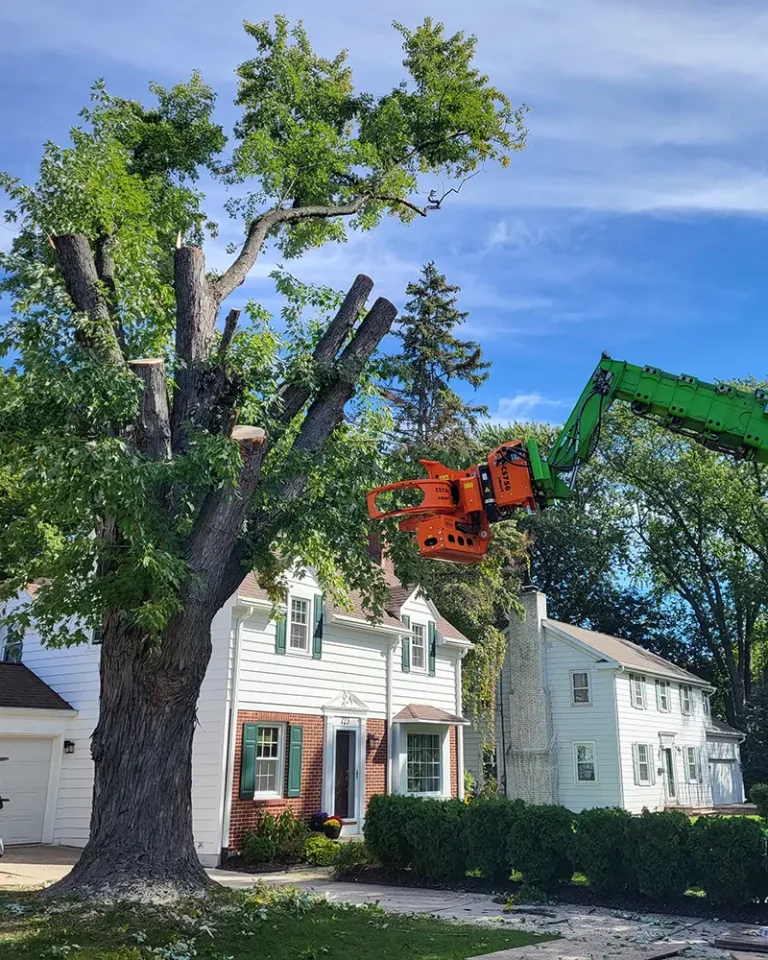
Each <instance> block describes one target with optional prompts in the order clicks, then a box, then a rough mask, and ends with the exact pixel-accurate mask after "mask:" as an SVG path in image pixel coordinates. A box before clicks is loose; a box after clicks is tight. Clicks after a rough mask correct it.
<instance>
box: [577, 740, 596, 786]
mask: <svg viewBox="0 0 768 960" xmlns="http://www.w3.org/2000/svg"><path fill="white" fill-rule="evenodd" d="M573 775H574V780H575V781H576V783H597V748H596V746H595V741H594V740H582V741H575V742H574V744H573Z"/></svg>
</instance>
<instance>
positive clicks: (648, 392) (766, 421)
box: [527, 354, 768, 506]
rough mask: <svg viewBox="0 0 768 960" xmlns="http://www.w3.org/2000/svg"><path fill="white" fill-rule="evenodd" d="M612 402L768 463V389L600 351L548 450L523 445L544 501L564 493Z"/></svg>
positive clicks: (708, 443)
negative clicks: (714, 379)
mask: <svg viewBox="0 0 768 960" xmlns="http://www.w3.org/2000/svg"><path fill="white" fill-rule="evenodd" d="M616 400H623V401H625V402H627V403H629V404H630V405H631V408H632V411H633V412H634V413H636V414H638V416H643V417H648V418H650V419H653V420H656V421H657V422H658V423H660V424H661V425H662V426H663V427H665V428H666V429H667V430H671V431H672V432H674V433H680V434H683V435H684V436H687V437H691V438H692V439H694V440H696V441H697V442H698V443H701V444H703V445H704V446H705V447H709V448H710V449H712V450H718V451H719V452H721V453H727V454H729V455H730V456H732V457H734V458H736V459H739V460H754V461H757V462H759V463H768V390H763V389H760V388H759V389H756V390H752V391H748V390H741V389H738V388H737V387H732V386H730V385H728V384H725V383H718V384H712V383H706V382H705V381H703V380H697V379H696V377H690V376H687V375H685V374H681V375H680V376H676V375H675V374H672V373H665V372H664V371H663V370H659V369H658V368H657V367H638V366H635V365H634V364H632V363H626V362H624V361H623V360H612V359H611V358H610V357H609V356H608V355H607V354H603V357H602V359H601V360H600V363H599V364H598V366H597V369H596V370H595V372H594V373H593V374H592V377H591V378H590V380H589V383H588V384H587V385H586V387H585V388H584V391H583V392H582V394H581V396H580V397H579V400H578V402H577V404H576V406H575V407H574V409H573V412H572V413H571V415H570V417H569V418H568V420H567V421H566V423H565V425H564V426H563V429H562V430H561V432H560V434H559V436H558V438H557V440H556V441H555V444H554V446H553V447H552V449H551V450H550V452H549V456H548V457H547V458H546V459H544V457H542V455H541V452H540V450H539V448H538V445H537V444H536V442H535V441H534V440H530V441H528V444H527V449H528V456H529V462H530V469H531V475H532V479H533V486H534V490H535V493H536V497H537V499H538V501H539V503H540V504H541V506H546V505H547V504H550V503H552V502H553V501H554V500H557V499H560V498H563V497H568V496H570V494H571V491H572V490H573V485H574V482H575V479H576V475H577V473H578V470H579V467H580V466H581V465H582V464H584V463H586V462H587V461H588V460H589V458H590V456H591V455H592V454H593V453H594V451H595V448H596V447H597V443H598V440H599V438H600V425H601V422H602V418H603V416H604V415H605V413H606V412H607V411H608V409H609V408H610V406H611V405H612V404H613V403H614V402H615V401H616Z"/></svg>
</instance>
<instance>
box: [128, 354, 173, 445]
mask: <svg viewBox="0 0 768 960" xmlns="http://www.w3.org/2000/svg"><path fill="white" fill-rule="evenodd" d="M129 366H130V368H131V370H132V371H133V372H134V373H135V374H136V376H137V377H138V378H139V379H140V380H141V381H142V383H143V384H144V393H143V398H142V403H141V413H140V414H139V417H138V420H137V421H136V428H135V430H136V432H135V435H134V438H135V439H134V442H135V446H136V449H137V450H138V451H139V452H140V453H143V454H145V455H146V456H147V457H149V459H150V460H169V459H170V457H171V418H170V413H169V411H168V389H167V386H166V382H165V364H164V363H163V361H162V360H159V359H150V360H132V361H131V362H130V363H129Z"/></svg>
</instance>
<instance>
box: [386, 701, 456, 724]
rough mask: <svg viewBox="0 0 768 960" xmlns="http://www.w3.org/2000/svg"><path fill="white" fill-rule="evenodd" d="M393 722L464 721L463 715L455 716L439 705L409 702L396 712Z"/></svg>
mask: <svg viewBox="0 0 768 960" xmlns="http://www.w3.org/2000/svg"><path fill="white" fill-rule="evenodd" d="M392 719H393V722H394V723H466V722H467V721H466V720H465V719H464V717H457V716H456V715H455V714H453V713H448V711H447V710H441V709H440V707H433V706H431V705H430V704H428V703H409V704H408V706H407V707H403V709H402V710H401V711H400V712H399V713H396V714H395V716H394V717H393V718H392Z"/></svg>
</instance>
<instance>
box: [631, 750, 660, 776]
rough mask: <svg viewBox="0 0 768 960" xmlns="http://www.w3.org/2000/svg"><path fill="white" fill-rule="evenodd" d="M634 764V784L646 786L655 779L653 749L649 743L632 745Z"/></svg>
mask: <svg viewBox="0 0 768 960" xmlns="http://www.w3.org/2000/svg"><path fill="white" fill-rule="evenodd" d="M632 753H633V756H634V762H635V783H637V784H639V785H640V786H643V787H645V786H648V785H649V784H651V783H654V782H655V780H656V778H655V776H654V771H653V747H652V746H651V745H650V744H649V743H635V744H633V745H632Z"/></svg>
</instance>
